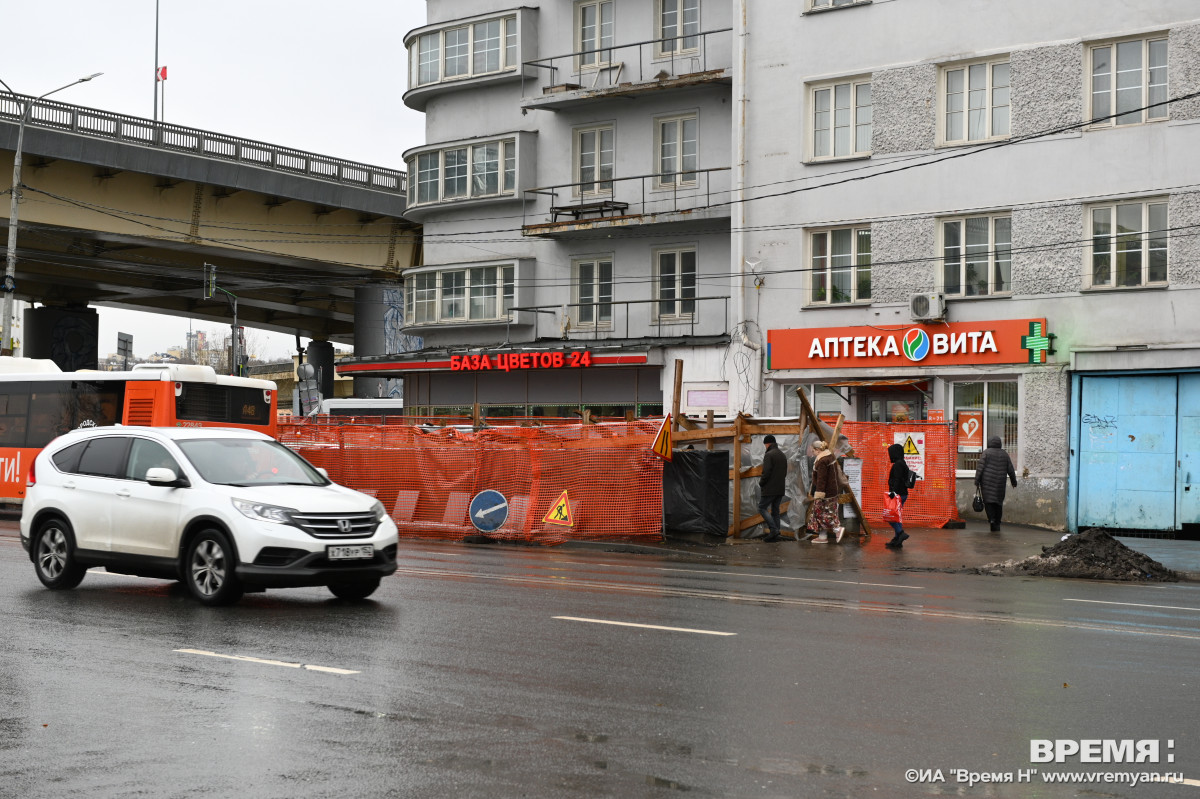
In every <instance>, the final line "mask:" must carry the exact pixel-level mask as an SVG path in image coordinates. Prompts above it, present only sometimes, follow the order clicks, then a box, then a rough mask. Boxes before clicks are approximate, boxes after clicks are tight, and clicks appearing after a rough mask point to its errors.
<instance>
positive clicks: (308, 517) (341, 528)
mask: <svg viewBox="0 0 1200 799" xmlns="http://www.w3.org/2000/svg"><path fill="white" fill-rule="evenodd" d="M289 515H290V516H291V518H292V521H293V522H294V523H295V525H296V526H297V527H299V528H300V529H301V530H303V531H304V532H306V533H308V534H309V535H311V536H312V537H313V538H332V539H338V538H366V537H368V536H371V535H373V534H374V533H375V528H376V527H378V526H379V522H378V521H376V520H375V514H374V513H371V512H367V513H291V514H289Z"/></svg>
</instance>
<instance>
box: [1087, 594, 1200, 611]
mask: <svg viewBox="0 0 1200 799" xmlns="http://www.w3.org/2000/svg"><path fill="white" fill-rule="evenodd" d="M1063 602H1087V603H1089V604H1092V605H1122V606H1124V607H1127V608H1158V609H1159V610H1190V611H1191V612H1192V613H1200V608H1181V607H1179V606H1177V605H1139V604H1138V603H1136V602H1106V601H1104V600H1103V599H1067V598H1065V597H1064V598H1063Z"/></svg>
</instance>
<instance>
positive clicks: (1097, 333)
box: [343, 0, 1200, 530]
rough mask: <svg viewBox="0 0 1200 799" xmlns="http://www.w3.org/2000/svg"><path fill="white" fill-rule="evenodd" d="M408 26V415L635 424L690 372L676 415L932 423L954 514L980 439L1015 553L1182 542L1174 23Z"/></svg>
mask: <svg viewBox="0 0 1200 799" xmlns="http://www.w3.org/2000/svg"><path fill="white" fill-rule="evenodd" d="M427 7H428V19H429V23H428V24H427V25H426V26H424V27H422V28H419V29H417V30H414V31H410V32H409V33H408V34H407V35H406V36H405V39H404V42H405V46H406V48H407V53H408V60H409V89H408V91H407V92H406V93H405V95H404V102H405V103H407V104H408V105H409V106H410V107H412V108H415V109H418V110H422V111H424V112H425V114H426V119H427V126H426V129H427V137H426V143H425V144H423V145H421V146H420V147H417V148H414V149H413V150H412V151H410V152H409V153H407V156H406V157H407V160H408V169H409V186H410V198H409V207H410V212H409V214H408V215H409V216H410V217H411V218H412V219H413V220H414V221H419V222H421V223H422V224H423V225H424V231H425V233H424V235H425V244H424V247H425V250H424V256H425V257H424V265H423V266H421V267H418V268H414V269H410V270H407V271H406V272H405V274H404V299H405V315H404V320H403V330H404V332H405V333H406V334H408V335H412V336H420V337H421V338H422V339H423V342H424V345H423V347H422V348H421V349H420V350H419V351H417V352H412V353H407V354H404V355H398V356H385V357H381V358H376V359H369V358H365V359H361V363H359V364H358V365H357V367H356V368H361V369H364V370H374V373H382V374H392V375H402V376H404V378H405V404H406V407H409V408H427V409H428V411H429V412H430V413H444V412H447V411H449V410H451V409H461V408H466V407H469V406H471V405H472V404H474V403H479V404H481V405H482V406H483V407H484V408H485V409H486V412H487V413H488V414H489V415H502V414H506V413H507V414H511V415H528V414H536V413H546V414H547V415H557V414H558V413H561V412H564V411H569V410H571V409H581V408H588V407H590V408H592V409H593V410H594V411H595V412H599V413H612V414H621V413H624V412H626V411H634V412H636V413H639V414H649V413H657V412H660V411H661V410H662V408H663V405H664V403H665V402H666V401H668V400H667V398H669V397H670V396H671V392H672V390H673V380H674V375H673V364H674V361H675V359H676V358H681V359H683V360H684V363H685V368H684V386H683V388H684V391H683V397H684V405H685V409H686V410H689V411H693V412H703V411H704V410H706V409H710V408H711V409H714V410H715V411H716V412H717V413H724V414H733V413H737V412H739V411H743V412H748V413H754V414H757V415H760V416H761V415H789V416H790V415H794V414H795V413H796V411H797V402H798V400H797V398H796V391H797V389H802V390H804V391H806V392H807V393H808V394H809V396H810V397H811V398H812V399H813V401H814V404H815V405H816V407H817V410H818V411H822V412H831V413H832V412H839V411H840V412H842V413H844V414H845V415H846V417H847V418H850V419H857V420H869V421H893V422H896V421H899V422H903V421H910V420H939V419H940V420H943V421H945V422H946V423H947V424H954V425H956V426H957V427H958V428H959V441H958V449H959V453H958V467H959V472H958V485H957V487H956V490H957V494H958V497H959V506H960V508H962V509H963V510H964V512H969V507H970V496H971V493H972V477H973V473H974V466H975V463H976V461H977V459H978V457H979V454H980V451H981V449H982V448H983V447H984V446H985V443H986V442H987V440H988V439H989V438H991V437H992V436H999V437H1000V438H1001V439H1002V441H1003V444H1004V447H1005V448H1006V449H1007V450H1008V451H1009V453H1010V454H1011V455H1012V457H1013V460H1014V462H1015V463H1016V466H1017V471H1018V473H1019V475H1020V479H1021V483H1020V486H1019V487H1018V488H1017V489H1016V490H1015V491H1013V492H1012V493H1011V494H1010V500H1009V502H1008V504H1007V508H1006V519H1008V520H1010V521H1015V522H1025V523H1032V524H1039V525H1045V526H1050V527H1056V528H1070V529H1076V528H1081V527H1088V526H1106V527H1128V528H1140V529H1164V530H1170V529H1188V526H1190V525H1194V524H1197V523H1200V487H1197V490H1196V491H1194V492H1193V491H1192V490H1191V488H1192V475H1193V474H1195V475H1197V480H1200V469H1197V468H1196V467H1197V466H1200V464H1197V463H1196V460H1195V459H1196V457H1197V453H1200V295H1198V294H1197V290H1198V288H1200V258H1198V254H1200V246H1198V243H1197V236H1196V235H1195V234H1196V232H1197V231H1200V194H1198V193H1197V187H1198V186H1200V160H1198V158H1197V156H1196V153H1197V152H1198V151H1200V148H1198V147H1197V145H1200V126H1198V124H1197V123H1198V121H1200V96H1198V95H1197V93H1198V92H1200V8H1198V7H1197V5H1196V3H1195V2H1194V0H1151V1H1150V2H1144V3H1136V4H1131V3H1127V2H1122V1H1121V0H1058V2H1054V3H1046V2H1044V0H1038V1H1035V0H1009V2H1006V3H1003V4H1000V3H995V2H989V0H954V2H949V0H858V1H857V2H855V1H853V0H754V2H748V0H574V1H573V0H553V1H552V2H540V3H534V4H529V5H524V6H508V5H505V4H504V3H502V2H496V1H495V0H473V2H461V1H456V2H448V0H430V2H428V4H427ZM343 371H344V370H343ZM863 454H865V455H867V456H870V453H863ZM948 489H949V487H939V488H938V490H948ZM929 490H934V489H933V488H932V487H930V489H929Z"/></svg>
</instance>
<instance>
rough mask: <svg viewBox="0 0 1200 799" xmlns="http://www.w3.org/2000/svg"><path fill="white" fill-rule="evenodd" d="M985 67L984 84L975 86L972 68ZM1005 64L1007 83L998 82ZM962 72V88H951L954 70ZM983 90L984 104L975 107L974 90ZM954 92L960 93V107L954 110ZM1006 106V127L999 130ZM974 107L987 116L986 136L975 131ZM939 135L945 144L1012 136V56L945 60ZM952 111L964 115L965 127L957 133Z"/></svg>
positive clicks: (940, 73) (940, 85)
mask: <svg viewBox="0 0 1200 799" xmlns="http://www.w3.org/2000/svg"><path fill="white" fill-rule="evenodd" d="M980 67H982V74H983V78H984V85H983V88H982V89H972V88H971V86H972V83H971V80H972V70H974V69H976V68H980ZM1000 67H1003V68H1004V73H1005V74H1006V76H1007V81H1008V82H1007V83H1006V84H1002V85H996V83H997V82H998V81H997V77H998V76H999V75H998V72H999V68H1000ZM957 72H961V73H962V75H961V78H962V84H961V89H962V91H961V92H954V93H952V92H951V91H950V85H949V82H950V80H951V75H952V74H953V73H957ZM975 91H981V92H982V98H981V99H982V101H983V105H982V106H977V107H976V108H974V109H973V108H972V107H971V103H972V102H974V101H975V100H976V98H974V97H972V94H973V92H975ZM952 95H957V102H956V110H954V111H952V110H951V107H950V104H951V102H954V100H952ZM1001 108H1003V109H1004V115H1003V119H1004V130H1003V131H1002V132H999V133H997V132H996V125H997V121H998V116H997V112H998V111H999V109H1001ZM974 111H981V112H982V113H983V116H984V125H985V132H984V134H983V135H982V136H979V135H972V133H971V117H972V113H973V112H974ZM938 112H939V113H938V137H939V140H940V141H941V143H942V144H979V143H981V142H989V141H1002V140H1004V139H1007V138H1010V137H1011V136H1012V68H1011V66H1010V64H1009V56H1008V55H1002V56H993V57H991V58H987V59H979V60H976V61H963V62H960V63H956V64H944V65H942V66H941V67H940V68H939V69H938ZM951 113H956V114H959V115H960V118H961V124H962V131H961V135H958V136H955V135H954V131H952V130H951V129H950V125H949V116H950V114H951Z"/></svg>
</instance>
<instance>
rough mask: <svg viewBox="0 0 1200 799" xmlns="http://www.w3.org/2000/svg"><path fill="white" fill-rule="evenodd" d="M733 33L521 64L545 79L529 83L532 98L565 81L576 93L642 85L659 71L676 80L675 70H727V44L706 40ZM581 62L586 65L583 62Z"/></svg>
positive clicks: (651, 42) (729, 60)
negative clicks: (716, 45) (713, 44)
mask: <svg viewBox="0 0 1200 799" xmlns="http://www.w3.org/2000/svg"><path fill="white" fill-rule="evenodd" d="M732 31H733V28H719V29H717V30H711V31H704V32H702V33H692V34H688V35H685V36H671V37H667V38H664V39H647V40H646V41H642V42H632V43H630V44H621V45H614V46H611V47H598V48H596V49H593V50H580V51H578V52H575V53H566V54H564V55H557V56H550V57H549V58H538V59H534V60H533V61H526V62H525V63H524V66H526V67H532V68H533V69H534V70H536V72H535V74H536V75H539V76H543V75H544V76H545V80H541V79H539V80H536V81H534V83H535V86H536V88H537V91H538V93H537V95H536V96H541V90H542V89H545V88H548V87H550V86H558V85H563V84H565V83H568V80H567V78H574V80H573V81H569V83H570V84H571V85H572V88H577V89H585V88H586V89H599V88H608V87H610V86H616V85H618V84H619V83H634V84H637V83H646V82H649V81H650V80H651V79H655V80H657V79H658V76H659V75H661V74H662V73H664V72H665V73H666V77H672V78H678V77H680V69H683V70H686V72H684V73H683V74H692V73H699V72H708V71H709V70H712V69H726V68H729V67H732V66H733V53H732V46H730V47H729V48H728V49H727V50H725V51H722V50H721V49H720V48H712V47H710V41H709V39H710V37H713V36H720V35H723V34H728V33H731V32H732ZM730 39H731V40H732V37H730ZM668 42H673V43H674V44H675V46H672V47H670V48H669V49H668V48H666V47H664V46H663V45H665V44H666V43H668ZM712 49H716V50H717V51H718V52H717V53H710V50H712ZM631 50H635V51H636V53H634V54H628V55H627V53H628V51H631ZM617 54H620V58H621V59H625V58H629V59H631V63H630V64H629V65H628V69H629V74H625V70H626V64H625V61H624V60H618V58H617ZM588 56H594V58H588ZM635 56H636V58H635ZM722 56H724V57H722ZM585 61H589V62H591V63H584V62H585ZM635 69H636V72H635V71H634V70H635ZM603 73H607V76H606V82H605V84H604V85H603V86H601V85H600V83H599V81H600V78H601V75H602V74H603ZM647 73H650V74H649V75H648V74H647ZM586 80H590V82H591V85H587V86H585V82H586ZM527 84H528V81H526V80H524V79H522V81H521V95H522V97H525V98H527V97H528V95H526V88H527Z"/></svg>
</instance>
